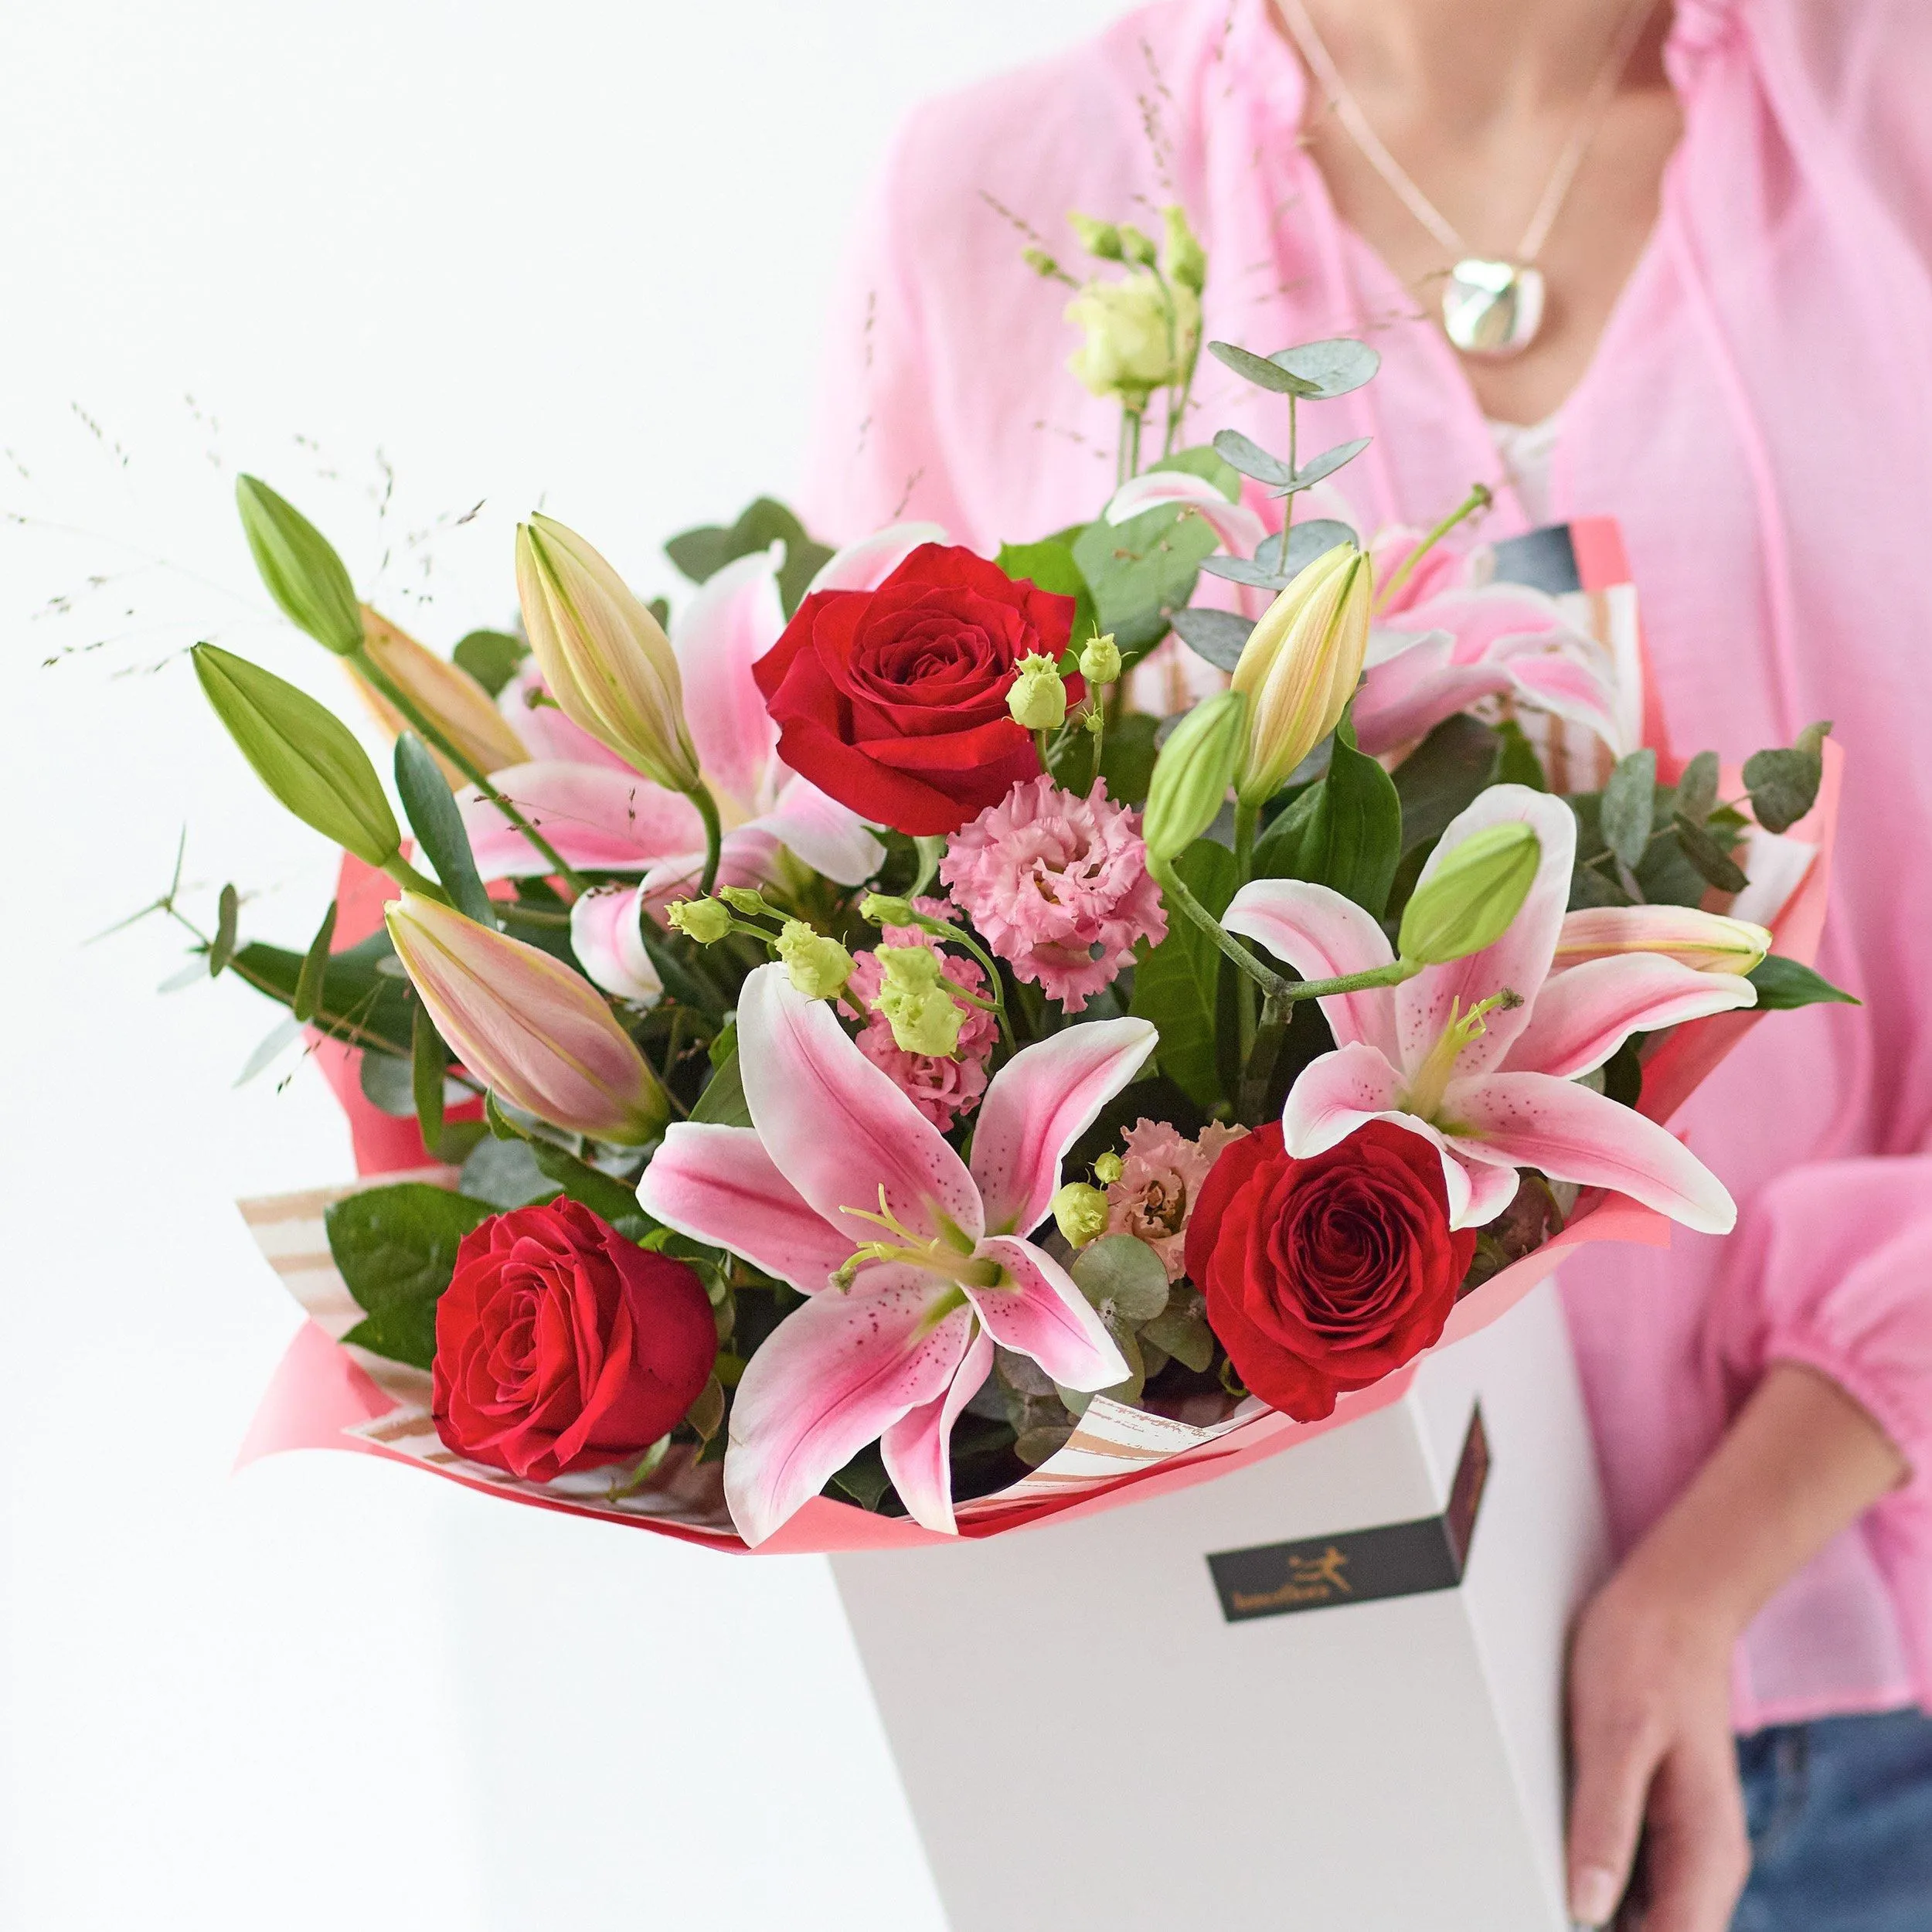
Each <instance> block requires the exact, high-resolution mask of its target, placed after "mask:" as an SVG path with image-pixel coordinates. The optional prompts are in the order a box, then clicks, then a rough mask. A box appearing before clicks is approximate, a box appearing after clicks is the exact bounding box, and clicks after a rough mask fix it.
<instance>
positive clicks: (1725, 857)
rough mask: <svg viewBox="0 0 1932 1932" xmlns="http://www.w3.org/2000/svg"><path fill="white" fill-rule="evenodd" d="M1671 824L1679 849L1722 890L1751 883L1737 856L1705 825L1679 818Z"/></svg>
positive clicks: (1731, 890)
mask: <svg viewBox="0 0 1932 1932" xmlns="http://www.w3.org/2000/svg"><path fill="white" fill-rule="evenodd" d="M1671 828H1672V831H1674V832H1675V833H1676V835H1677V845H1678V849H1679V851H1680V852H1682V853H1683V855H1684V856H1685V858H1686V859H1689V861H1690V862H1691V863H1692V865H1693V866H1696V869H1697V870H1698V872H1699V875H1700V876H1702V878H1704V879H1706V880H1708V881H1709V883H1711V884H1712V885H1713V886H1716V888H1717V889H1718V890H1719V892H1726V893H1741V892H1742V891H1743V889H1744V888H1745V887H1746V886H1747V885H1749V884H1750V880H1749V879H1747V878H1746V877H1745V876H1744V873H1743V869H1742V868H1741V867H1740V866H1739V865H1738V863H1737V862H1736V859H1733V858H1732V857H1731V855H1730V853H1729V852H1726V851H1725V849H1724V848H1723V846H1722V845H1719V843H1718V842H1717V841H1716V839H1715V838H1713V837H1712V836H1711V835H1710V834H1709V832H1706V830H1705V829H1704V828H1703V827H1702V825H1694V824H1692V821H1690V820H1689V819H1688V818H1673V819H1672V821H1671Z"/></svg>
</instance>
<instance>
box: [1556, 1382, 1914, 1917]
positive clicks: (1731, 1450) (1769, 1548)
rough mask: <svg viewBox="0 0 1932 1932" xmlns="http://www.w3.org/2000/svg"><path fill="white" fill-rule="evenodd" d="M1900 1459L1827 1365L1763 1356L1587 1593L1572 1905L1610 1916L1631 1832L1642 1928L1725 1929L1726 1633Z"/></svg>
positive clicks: (1729, 1897) (1578, 1673)
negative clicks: (1714, 1429)
mask: <svg viewBox="0 0 1932 1932" xmlns="http://www.w3.org/2000/svg"><path fill="white" fill-rule="evenodd" d="M1904 1474H1905V1465H1904V1461H1903V1458H1901V1457H1900V1454H1899V1453H1898V1451H1897V1450H1896V1449H1895V1448H1894V1447H1893V1446H1892V1443H1891V1440H1890V1439H1889V1437H1887V1436H1886V1434H1885V1433H1884V1431H1883V1430H1881V1429H1880V1428H1879V1426H1878V1424H1877V1423H1875V1422H1874V1421H1873V1420H1872V1418H1871V1417H1870V1416H1869V1414H1868V1413H1866V1410H1864V1409H1863V1408H1862V1407H1861V1406H1859V1404H1858V1403H1856V1402H1855V1401H1854V1400H1852V1397H1851V1396H1849V1395H1847V1394H1846V1393H1845V1391H1844V1390H1843V1389H1842V1388H1840V1387H1839V1386H1838V1384H1837V1383H1835V1382H1834V1381H1832V1380H1831V1379H1829V1378H1828V1376H1824V1375H1821V1374H1820V1373H1819V1372H1818V1371H1817V1370H1815V1369H1810V1368H1806V1367H1803V1366H1800V1365H1798V1363H1796V1362H1774V1363H1773V1364H1772V1365H1771V1366H1770V1369H1768V1370H1767V1372H1766V1373H1765V1376H1764V1380H1763V1381H1762V1382H1761V1383H1759V1384H1758V1386H1757V1389H1756V1390H1755V1391H1754V1392H1753V1394H1752V1396H1751V1399H1750V1401H1749V1402H1747V1403H1746V1404H1745V1405H1744V1406H1743V1409H1742V1410H1740V1412H1739V1414H1738V1416H1737V1419H1736V1421H1735V1422H1733V1423H1732V1425H1731V1427H1730V1432H1729V1433H1728V1434H1726V1436H1725V1437H1724V1439H1723V1441H1722V1442H1721V1443H1719V1444H1718V1446H1717V1448H1716V1451H1714V1452H1713V1454H1712V1455H1711V1458H1710V1459H1709V1461H1707V1462H1706V1464H1704V1466H1703V1468H1702V1469H1700V1470H1699V1471H1698V1473H1697V1475H1696V1478H1695V1479H1694V1480H1693V1481H1692V1483H1691V1485H1690V1487H1689V1488H1688V1489H1686V1490H1685V1492H1684V1493H1683V1495H1681V1496H1680V1497H1679V1498H1678V1499H1677V1501H1676V1502H1675V1503H1674V1504H1672V1506H1671V1508H1670V1509H1669V1510H1668V1512H1666V1514H1665V1515H1664V1516H1663V1517H1662V1519H1660V1520H1659V1521H1658V1522H1657V1523H1656V1525H1655V1526H1654V1527H1653V1528H1652V1529H1651V1531H1650V1532H1649V1534H1648V1536H1645V1539H1643V1541H1642V1542H1641V1543H1639V1544H1638V1546H1637V1547H1636V1548H1635V1549H1633V1550H1632V1551H1631V1553H1630V1555H1629V1556H1628V1558H1627V1559H1626V1560H1624V1564H1623V1566H1622V1567H1621V1569H1620V1570H1618V1571H1617V1573H1616V1575H1615V1576H1614V1577H1612V1578H1611V1580H1610V1581H1609V1582H1608V1583H1607V1584H1605V1585H1604V1588H1603V1590H1601V1591H1600V1593H1599V1594H1598V1595H1597V1597H1596V1599H1595V1600H1594V1601H1593V1602H1592V1603H1591V1604H1590V1606H1589V1607H1588V1608H1587V1609H1586V1610H1585V1611H1584V1612H1583V1616H1582V1617H1581V1619H1580V1621H1579V1622H1578V1624H1577V1632H1576V1636H1575V1639H1574V1641H1573V1644H1572V1645H1571V1649H1570V1747H1571V1753H1572V1757H1573V1761H1574V1766H1575V1774H1574V1784H1573V1791H1572V1794H1571V1799H1570V1913H1571V1916H1572V1917H1574V1918H1576V1919H1577V1920H1579V1921H1580V1923H1583V1924H1585V1925H1590V1926H1600V1925H1603V1924H1605V1923H1607V1922H1608V1921H1609V1919H1610V1917H1611V1913H1613V1912H1614V1910H1616V1907H1617V1900H1619V1898H1621V1896H1623V1893H1624V1888H1625V1886H1626V1885H1627V1884H1628V1881H1629V1879H1630V1877H1631V1869H1632V1866H1633V1863H1634V1861H1635V1859H1636V1855H1637V1852H1638V1838H1639V1835H1640V1834H1641V1836H1642V1839H1643V1860H1642V1864H1643V1869H1642V1871H1641V1874H1640V1876H1639V1883H1638V1888H1637V1889H1638V1892H1639V1893H1641V1896H1643V1898H1644V1900H1645V1913H1644V1917H1643V1920H1642V1923H1643V1927H1644V1932H1726V1927H1728V1926H1729V1925H1730V1922H1731V1913H1732V1910H1733V1907H1734V1906H1736V1903H1737V1897H1738V1894H1739V1893H1740V1892H1741V1891H1742V1890H1743V1886H1744V1881H1745V1879H1746V1878H1747V1876H1748V1875H1749V1873H1750V1843H1749V1841H1748V1839H1747V1837H1746V1834H1745V1828H1744V1810H1743V1800H1742V1798H1741V1796H1740V1791H1739V1788H1738V1781H1737V1760H1736V1753H1735V1749H1734V1747H1733V1743H1732V1740H1731V1696H1730V1690H1731V1685H1730V1672H1731V1653H1732V1651H1733V1648H1734V1646H1735V1645H1736V1641H1737V1639H1738V1638H1739V1637H1740V1635H1742V1634H1743V1630H1744V1627H1745V1625H1746V1624H1748V1623H1749V1622H1750V1620H1751V1618H1752V1617H1753V1616H1755V1615H1756V1614H1757V1611H1758V1608H1759V1607H1760V1605H1761V1604H1763V1603H1764V1600H1765V1599H1766V1598H1767V1597H1769V1596H1770V1594H1771V1593H1772V1592H1773V1591H1774V1590H1776V1589H1777V1587H1778V1586H1779V1585H1780V1584H1781V1583H1783V1582H1784V1580H1785V1579H1786V1578H1787V1577H1790V1576H1791V1575H1792V1574H1793V1573H1794V1572H1796V1571H1797V1570H1799V1569H1801V1567H1802V1566H1804V1564H1805V1563H1808V1562H1809V1561H1810V1560H1811V1557H1812V1556H1815V1554H1816V1553H1817V1552H1818V1550H1820V1549H1822V1548H1823V1547H1824V1546H1825V1544H1826V1543H1828V1542H1830V1540H1831V1539H1832V1537H1834V1536H1836V1535H1837V1534H1838V1532H1839V1531H1840V1530H1842V1529H1844V1528H1845V1526H1847V1525H1848V1524H1849V1523H1851V1522H1854V1521H1855V1520H1856V1519H1857V1518H1858V1517H1859V1516H1860V1515H1862V1514H1863V1513H1864V1512H1865V1511H1866V1509H1869V1508H1870V1506H1871V1505H1872V1504H1873V1503H1874V1502H1876V1501H1877V1500H1878V1499H1879V1497H1881V1496H1882V1495H1884V1494H1885V1492H1886V1491H1887V1490H1888V1489H1890V1488H1893V1486H1894V1485H1896V1484H1897V1483H1898V1482H1899V1481H1900V1479H1901V1478H1903V1475H1904Z"/></svg>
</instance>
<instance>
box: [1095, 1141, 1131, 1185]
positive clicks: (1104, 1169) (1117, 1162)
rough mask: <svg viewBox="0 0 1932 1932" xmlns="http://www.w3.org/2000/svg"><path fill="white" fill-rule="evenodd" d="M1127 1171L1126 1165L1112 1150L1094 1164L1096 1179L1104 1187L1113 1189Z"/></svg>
mask: <svg viewBox="0 0 1932 1932" xmlns="http://www.w3.org/2000/svg"><path fill="white" fill-rule="evenodd" d="M1125 1171H1126V1163H1125V1162H1124V1161H1122V1160H1121V1157H1120V1156H1119V1155H1117V1154H1116V1153H1114V1151H1112V1150H1111V1148H1110V1149H1109V1150H1108V1151H1107V1152H1106V1153H1104V1154H1103V1155H1101V1156H1100V1158H1099V1159H1098V1160H1097V1161H1096V1162H1094V1179H1095V1180H1097V1182H1100V1185H1101V1186H1102V1187H1111V1186H1112V1185H1114V1182H1116V1181H1117V1180H1118V1179H1120V1178H1121V1175H1122V1174H1123V1173H1124V1172H1125Z"/></svg>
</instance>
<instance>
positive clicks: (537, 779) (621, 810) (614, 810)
mask: <svg viewBox="0 0 1932 1932" xmlns="http://www.w3.org/2000/svg"><path fill="white" fill-rule="evenodd" d="M492 783H493V784H495V786H496V787H497V789H498V791H500V792H501V793H502V794H503V796H504V797H505V798H508V799H509V800H510V801H511V802H512V804H515V806H516V808H518V810H519V811H521V812H522V814H523V815H524V817H525V818H527V819H529V821H530V823H531V824H532V825H534V826H535V827H536V828H537V830H538V831H539V832H542V833H543V835H544V837H545V838H547V839H548V840H549V842H550V843H551V844H552V845H553V846H555V847H556V849H557V851H558V852H560V853H561V854H562V855H563V858H564V859H565V861H566V863H568V864H570V865H572V866H577V867H579V868H580V869H582V870H583V871H586V872H644V871H646V870H648V869H649V868H650V867H651V866H653V865H655V864H656V863H657V862H658V860H660V859H664V858H666V857H668V855H671V854H672V853H674V852H688V851H689V850H690V849H692V846H693V845H696V847H698V848H699V849H700V850H702V848H703V845H704V821H702V819H701V818H699V816H698V812H697V808H696V806H694V805H693V804H692V803H691V801H690V800H689V799H688V798H682V797H680V796H679V794H678V793H676V792H675V791H665V789H664V787H662V785H655V784H652V783H651V781H650V780H649V779H648V778H641V777H638V774H636V773H635V772H634V771H623V770H614V769H613V768H612V767H611V766H608V765H593V764H562V763H558V762H553V761H543V762H535V763H532V764H526V765H509V766H506V767H505V768H504V769H503V770H502V771H498V772H495V773H493V774H492ZM456 802H457V809H458V811H461V814H462V817H463V829H464V831H465V832H467V833H468V835H469V840H470V850H471V852H472V853H474V855H475V859H476V869H477V870H478V872H479V873H481V876H483V877H484V878H485V879H523V878H542V877H543V876H545V875H546V873H548V872H552V871H553V870H554V869H555V868H554V867H553V866H552V865H551V864H550V862H549V860H548V859H546V858H545V857H544V856H543V854H542V853H541V852H539V851H538V850H537V849H536V847H535V846H534V845H532V844H531V843H530V842H529V839H527V838H525V837H524V835H523V834H522V832H519V830H518V829H517V828H516V827H515V825H512V823H511V822H510V821H509V818H506V817H505V815H504V814H503V812H502V811H501V810H500V809H499V808H498V807H496V806H495V805H494V804H491V803H490V801H488V799H487V798H484V797H483V796H482V795H481V793H479V792H478V791H476V790H475V788H474V787H465V788H464V790H463V791H461V792H460V793H459V794H457V801H456Z"/></svg>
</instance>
